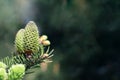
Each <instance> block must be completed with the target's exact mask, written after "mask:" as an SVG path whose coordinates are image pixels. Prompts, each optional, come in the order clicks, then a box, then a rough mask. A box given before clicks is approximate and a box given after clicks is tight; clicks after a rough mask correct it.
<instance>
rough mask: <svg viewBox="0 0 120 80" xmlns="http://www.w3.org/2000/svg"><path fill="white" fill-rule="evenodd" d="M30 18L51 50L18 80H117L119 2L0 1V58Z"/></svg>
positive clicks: (119, 66) (11, 48) (119, 73)
mask: <svg viewBox="0 0 120 80" xmlns="http://www.w3.org/2000/svg"><path fill="white" fill-rule="evenodd" d="M30 20H33V21H35V22H36V24H37V25H38V27H39V29H40V34H46V35H48V37H49V40H50V41H51V44H52V45H51V49H52V48H54V49H55V51H54V57H53V58H52V59H53V62H52V63H50V64H44V63H43V64H41V68H40V69H39V68H37V69H34V70H35V73H33V74H27V75H26V76H25V78H24V80H120V0H0V58H3V57H5V56H8V55H11V52H14V38H15V35H16V32H17V31H18V30H19V29H20V28H24V27H25V25H26V24H27V22H28V21H30Z"/></svg>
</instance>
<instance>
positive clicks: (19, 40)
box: [15, 29, 25, 53]
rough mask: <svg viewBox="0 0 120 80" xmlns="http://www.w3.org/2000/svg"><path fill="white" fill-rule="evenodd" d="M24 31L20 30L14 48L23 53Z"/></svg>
mask: <svg viewBox="0 0 120 80" xmlns="http://www.w3.org/2000/svg"><path fill="white" fill-rule="evenodd" d="M24 31H25V30H24V29H20V30H19V31H18V32H17V34H16V38H15V48H16V50H17V51H18V52H20V53H21V52H24V47H23V44H24V43H23V36H24Z"/></svg>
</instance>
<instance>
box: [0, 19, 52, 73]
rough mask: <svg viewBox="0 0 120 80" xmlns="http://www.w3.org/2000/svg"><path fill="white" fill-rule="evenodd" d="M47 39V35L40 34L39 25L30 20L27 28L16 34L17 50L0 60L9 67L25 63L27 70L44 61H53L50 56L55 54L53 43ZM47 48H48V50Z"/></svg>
mask: <svg viewBox="0 0 120 80" xmlns="http://www.w3.org/2000/svg"><path fill="white" fill-rule="evenodd" d="M47 39H48V37H47V35H42V36H39V30H38V28H37V25H36V24H35V23H34V22H33V21H30V22H29V23H28V24H27V25H26V27H25V29H20V30H19V31H18V32H17V34H16V37H15V49H16V51H15V52H14V53H13V54H12V55H11V56H7V57H5V58H3V59H1V60H0V61H1V62H3V63H4V64H6V65H7V69H11V66H13V65H17V64H24V65H25V67H26V69H25V71H27V70H28V69H31V68H34V67H36V66H38V65H39V64H40V63H42V62H52V61H51V60H50V58H51V57H52V56H53V51H54V50H53V49H52V50H50V47H49V45H50V44H51V43H50V41H49V40H47ZM45 48H47V50H46V51H45Z"/></svg>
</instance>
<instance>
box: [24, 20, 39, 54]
mask: <svg viewBox="0 0 120 80" xmlns="http://www.w3.org/2000/svg"><path fill="white" fill-rule="evenodd" d="M23 41H24V49H25V52H29V51H32V52H33V53H37V52H38V50H39V31H38V27H37V26H36V24H35V23H34V22H33V21H30V22H29V23H28V24H27V25H26V27H25V33H24V37H23Z"/></svg>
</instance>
